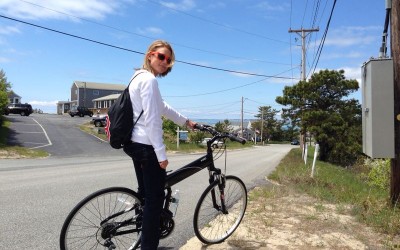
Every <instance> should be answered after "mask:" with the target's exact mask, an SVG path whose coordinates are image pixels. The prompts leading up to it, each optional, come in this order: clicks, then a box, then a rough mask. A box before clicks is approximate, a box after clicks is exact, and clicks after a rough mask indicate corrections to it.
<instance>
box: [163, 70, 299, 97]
mask: <svg viewBox="0 0 400 250" xmlns="http://www.w3.org/2000/svg"><path fill="white" fill-rule="evenodd" d="M291 70H292V69H289V70H286V71H284V72H281V73H279V74H277V75H280V74H284V73H286V72H288V71H291ZM277 75H275V76H274V78H276V76H277ZM269 78H271V77H267V78H264V79H261V80H258V81H255V82H250V83H247V84H244V85H240V86H237V87H233V88H229V89H223V90H218V91H213V92H206V93H201V94H193V95H184V96H183V95H174V96H165V97H179V98H186V97H195V96H204V95H211V94H218V93H222V92H226V91H230V90H234V89H239V88H244V87H247V86H249V85H253V84H256V83H259V82H262V81H265V80H267V79H269Z"/></svg>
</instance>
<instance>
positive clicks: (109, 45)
mask: <svg viewBox="0 0 400 250" xmlns="http://www.w3.org/2000/svg"><path fill="white" fill-rule="evenodd" d="M0 17H2V18H5V19H9V20H12V21H15V22H19V23H23V24H27V25H30V26H34V27H37V28H40V29H44V30H48V31H52V32H55V33H58V34H62V35H66V36H70V37H73V38H77V39H81V40H85V41H88V42H92V43H96V44H100V45H104V46H108V47H111V48H115V49H120V50H124V51H128V52H132V53H136V54H141V55H144V54H145V53H143V52H139V51H136V50H131V49H127V48H123V47H119V46H115V45H112V44H108V43H103V42H99V41H96V40H93V39H89V38H85V37H82V36H77V35H73V34H70V33H66V32H63V31H59V30H55V29H51V28H47V27H44V26H41V25H37V24H33V23H29V22H25V21H22V20H19V19H15V18H11V17H7V16H4V15H0ZM176 62H179V63H183V64H188V65H191V66H196V67H201V68H207V69H213V70H219V71H225V72H229V73H236V74H242V75H251V76H260V77H267V78H280V79H292V78H290V77H278V76H277V75H280V74H277V75H276V76H269V75H264V74H255V73H249V72H243V71H236V70H229V69H222V68H217V67H210V66H205V65H201V64H196V63H190V62H186V61H180V60H176Z"/></svg>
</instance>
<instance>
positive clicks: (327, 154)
mask: <svg viewBox="0 0 400 250" xmlns="http://www.w3.org/2000/svg"><path fill="white" fill-rule="evenodd" d="M357 90H358V82H357V81H356V80H346V79H345V76H344V70H339V71H335V70H321V71H320V72H318V73H315V74H314V75H312V76H311V78H310V79H309V81H308V82H307V81H300V82H299V83H298V84H296V85H294V86H286V87H285V88H284V90H283V96H278V97H277V98H276V102H278V103H279V104H282V105H285V106H289V108H287V109H283V113H284V114H285V116H286V117H289V118H290V119H291V120H292V121H294V122H295V123H297V125H298V126H299V127H300V129H301V131H302V132H303V133H304V132H306V131H309V132H310V133H311V134H312V135H313V136H314V138H315V140H316V142H317V143H318V144H319V145H320V154H319V159H320V160H322V161H328V162H332V163H336V164H340V165H348V164H351V163H353V162H354V161H355V160H356V158H357V156H358V155H359V154H360V153H361V141H362V136H361V135H362V132H361V105H360V104H359V102H358V101H357V100H355V99H351V98H349V97H348V96H349V95H350V94H351V93H353V92H355V91H357Z"/></svg>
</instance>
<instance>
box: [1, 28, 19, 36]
mask: <svg viewBox="0 0 400 250" xmlns="http://www.w3.org/2000/svg"><path fill="white" fill-rule="evenodd" d="M15 33H21V31H20V30H19V29H18V28H17V27H16V26H0V35H11V34H15Z"/></svg>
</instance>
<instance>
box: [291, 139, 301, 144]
mask: <svg viewBox="0 0 400 250" xmlns="http://www.w3.org/2000/svg"><path fill="white" fill-rule="evenodd" d="M290 144H291V145H300V142H299V140H297V139H294V140H293V141H292V142H291V143H290Z"/></svg>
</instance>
